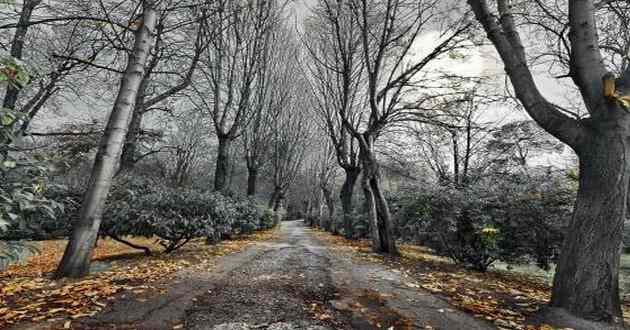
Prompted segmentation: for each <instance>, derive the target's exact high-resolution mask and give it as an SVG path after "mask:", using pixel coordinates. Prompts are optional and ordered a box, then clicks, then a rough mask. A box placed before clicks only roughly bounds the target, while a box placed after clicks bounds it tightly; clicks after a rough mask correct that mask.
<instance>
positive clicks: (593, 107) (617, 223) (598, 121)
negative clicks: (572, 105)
mask: <svg viewBox="0 0 630 330" xmlns="http://www.w3.org/2000/svg"><path fill="white" fill-rule="evenodd" d="M468 3H469V4H470V6H471V8H472V10H473V12H474V13H475V16H476V18H477V20H478V21H479V22H480V23H481V24H482V25H483V27H484V30H485V31H486V33H487V34H488V38H489V39H490V41H492V43H493V44H494V46H495V48H496V50H497V51H498V52H499V54H500V56H501V59H502V60H503V62H504V64H505V67H506V72H507V73H508V75H509V77H510V80H511V82H512V85H513V86H514V90H515V94H516V95H517V97H518V98H519V100H520V101H521V103H522V104H523V106H524V107H525V109H526V110H527V112H528V114H529V115H530V116H531V117H532V118H533V119H534V120H535V121H536V122H537V123H538V124H539V125H540V126H541V127H542V128H544V129H545V130H546V131H547V132H549V133H551V134H553V135H554V136H555V137H556V138H558V139H560V140H561V141H562V142H565V143H566V144H568V145H570V146H571V147H572V148H573V149H574V150H575V151H576V153H577V154H578V157H579V159H580V181H579V184H580V185H579V189H578V196H577V199H576V202H575V207H574V211H573V217H572V220H571V224H570V226H569V229H568V233H567V235H566V236H565V241H564V243H563V248H562V252H561V254H560V260H559V262H558V265H557V268H556V274H555V276H554V282H553V289H552V298H551V306H553V307H559V308H562V309H565V310H567V311H569V312H570V313H572V314H574V315H576V316H578V317H583V318H586V319H590V320H596V321H605V322H609V323H616V324H620V323H621V322H623V319H622V318H621V315H622V313H621V306H620V299H619V278H618V276H619V262H620V252H621V235H622V233H621V232H622V229H623V221H624V219H625V217H626V211H627V197H628V196H627V195H628V181H629V180H628V177H629V173H630V169H629V167H630V165H629V164H628V160H627V159H628V154H629V151H630V149H629V147H628V141H629V137H630V129H629V127H630V115H628V113H627V110H626V109H623V108H622V107H621V106H618V105H616V104H615V101H614V100H611V99H609V100H608V101H609V102H608V104H606V103H607V102H606V101H607V96H606V95H605V94H604V88H603V87H604V84H603V83H602V78H606V76H607V75H606V66H605V64H604V61H603V59H602V55H601V52H600V49H599V44H600V43H599V40H598V36H597V24H596V17H595V7H594V2H593V1H587V0H579V1H578V0H575V1H569V2H568V5H569V26H570V33H569V39H570V42H571V54H570V65H571V72H570V76H571V78H573V81H574V83H575V85H576V86H577V87H579V89H580V92H581V94H582V98H583V101H584V103H585V105H586V108H587V110H588V111H589V113H590V114H591V116H590V118H588V119H583V120H576V119H573V118H570V117H568V116H566V115H565V114H563V113H561V112H560V111H558V110H557V109H556V108H555V107H554V105H553V104H551V103H550V102H548V101H547V100H546V99H545V98H544V97H543V96H542V94H541V93H540V91H539V90H538V87H537V86H536V83H535V81H534V79H533V75H532V73H531V71H530V70H529V67H528V65H527V61H526V53H525V51H524V47H523V44H522V42H521V40H520V36H519V33H518V31H517V29H516V24H515V23H514V19H513V18H512V15H511V12H510V8H511V7H510V6H509V2H507V1H505V0H501V1H498V6H497V7H498V9H499V14H500V17H501V18H500V19H497V17H496V16H495V15H494V14H493V13H492V11H491V9H490V7H489V6H488V3H487V1H485V0H468ZM624 78H627V77H624ZM606 79H608V78H606ZM612 79H614V77H613V78H612ZM624 94H625V93H624Z"/></svg>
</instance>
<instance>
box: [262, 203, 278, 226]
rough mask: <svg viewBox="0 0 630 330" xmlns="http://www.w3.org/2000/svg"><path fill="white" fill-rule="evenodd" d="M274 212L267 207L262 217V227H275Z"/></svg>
mask: <svg viewBox="0 0 630 330" xmlns="http://www.w3.org/2000/svg"><path fill="white" fill-rule="evenodd" d="M274 225H275V224H274V212H273V210H272V209H269V208H268V209H265V211H264V213H263V216H262V218H260V227H261V228H262V229H269V228H273V226H274Z"/></svg>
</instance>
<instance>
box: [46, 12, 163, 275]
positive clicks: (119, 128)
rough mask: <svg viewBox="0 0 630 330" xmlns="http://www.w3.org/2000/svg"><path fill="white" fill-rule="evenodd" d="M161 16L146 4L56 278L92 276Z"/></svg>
mask: <svg viewBox="0 0 630 330" xmlns="http://www.w3.org/2000/svg"><path fill="white" fill-rule="evenodd" d="M156 18H157V14H156V10H155V8H153V2H152V1H144V2H143V24H142V27H140V28H138V30H137V31H136V32H135V39H136V40H135V43H134V47H133V51H132V53H131V54H130V55H129V59H128V63H127V69H126V71H125V74H124V76H123V78H122V81H121V85H120V90H119V92H118V97H117V98H116V102H115V104H114V108H113V110H112V113H111V114H110V118H109V121H108V123H107V127H106V128H105V134H104V135H103V137H102V140H101V144H100V147H99V150H98V153H97V154H96V159H95V160H94V166H93V168H92V175H91V177H90V183H89V186H88V190H87V192H86V194H85V197H84V199H83V204H82V207H81V216H80V219H79V221H78V222H77V223H76V224H75V226H74V228H73V231H72V236H71V237H70V242H69V243H68V246H67V247H66V250H65V252H64V255H63V258H62V259H61V263H60V264H59V267H58V268H57V271H56V277H82V276H85V275H86V274H88V273H89V268H90V260H91V258H92V252H93V251H94V242H95V241H96V238H97V236H98V231H99V227H100V224H101V219H102V215H103V208H104V206H105V202H106V200H107V194H108V193H109V190H110V188H111V185H112V178H113V176H114V172H115V171H116V167H117V165H118V162H119V161H120V154H121V152H122V147H123V143H124V139H125V135H126V133H127V129H128V128H129V121H130V119H131V114H132V111H133V105H134V101H135V98H136V94H137V92H138V87H139V86H140V82H141V80H142V76H143V71H144V67H145V63H146V61H147V57H148V55H149V50H150V48H151V44H152V42H151V39H152V37H153V30H154V28H155V22H156Z"/></svg>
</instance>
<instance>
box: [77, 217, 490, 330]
mask: <svg viewBox="0 0 630 330" xmlns="http://www.w3.org/2000/svg"><path fill="white" fill-rule="evenodd" d="M165 288H166V289H167V291H166V293H165V294H164V295H161V296H159V297H147V298H146V299H140V300H139V299H138V297H129V298H122V299H120V300H119V301H118V302H117V303H115V304H113V305H112V306H111V307H109V308H108V309H107V310H106V312H105V313H103V314H101V315H99V316H97V317H96V318H94V319H92V320H89V321H85V322H83V323H81V325H80V327H79V328H81V327H82V328H89V329H98V328H100V329H112V328H115V329H125V328H133V329H173V328H176V329H181V328H185V329H216V330H229V329H237V330H239V329H270V330H283V329H305V330H322V329H366V330H369V329H383V328H384V329H392V327H393V329H470V330H475V329H493V328H494V327H493V326H491V325H490V324H488V323H485V322H483V321H480V320H478V319H475V318H473V317H471V316H469V315H468V314H465V313H463V312H460V311H456V310H454V309H452V308H450V307H449V305H448V304H447V303H446V302H444V301H443V300H441V299H440V298H437V297H436V296H433V295H431V294H430V293H428V292H426V291H424V290H421V289H419V288H416V287H410V286H409V283H407V282H406V281H405V278H404V277H403V276H402V275H401V274H400V273H399V272H396V271H394V270H390V269H388V268H386V267H385V266H382V265H377V264H373V263H369V262H360V261H356V260H353V259H351V258H350V257H349V256H344V255H342V254H339V253H336V252H335V251H332V250H331V249H330V248H329V247H327V246H325V245H324V244H323V243H322V242H320V241H319V240H317V239H316V238H315V237H314V236H313V234H312V233H310V232H309V230H308V229H307V228H305V226H304V223H303V222H302V221H292V222H284V223H282V226H281V228H280V235H279V238H278V239H277V240H274V241H270V242H261V243H257V244H255V245H253V246H252V247H250V248H248V249H246V250H245V251H243V252H241V253H237V254H233V255H228V256H225V257H222V258H221V259H220V260H218V262H217V266H216V267H214V268H213V269H211V270H209V271H208V272H195V273H192V272H187V271H184V272H182V273H181V274H179V275H178V276H177V277H176V280H175V281H174V282H170V283H166V285H165Z"/></svg>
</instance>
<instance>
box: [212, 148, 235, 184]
mask: <svg viewBox="0 0 630 330" xmlns="http://www.w3.org/2000/svg"><path fill="white" fill-rule="evenodd" d="M231 145H232V140H231V139H230V138H229V137H227V136H219V150H218V152H217V166H216V169H215V172H214V190H215V191H224V190H225V189H227V185H228V175H229V174H230V147H231Z"/></svg>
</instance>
